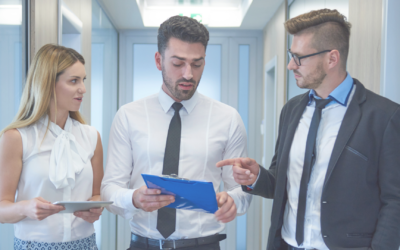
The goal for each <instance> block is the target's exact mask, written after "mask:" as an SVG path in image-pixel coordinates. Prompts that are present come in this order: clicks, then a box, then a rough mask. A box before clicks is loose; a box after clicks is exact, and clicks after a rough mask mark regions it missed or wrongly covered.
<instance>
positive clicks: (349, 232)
mask: <svg viewBox="0 0 400 250" xmlns="http://www.w3.org/2000/svg"><path fill="white" fill-rule="evenodd" d="M354 84H355V85H356V90H355V93H354V96H353V99H352V100H351V102H350V103H349V106H348V109H347V112H346V114H345V116H344V118H343V121H342V124H341V126H340V129H339V133H338V136H337V138H336V142H335V145H334V147H333V151H332V155H331V159H330V161H329V165H328V170H327V173H326V177H325V182H324V186H323V191H322V197H321V202H322V204H321V232H322V235H323V239H324V241H325V244H326V245H327V246H328V248H329V249H331V250H345V249H349V250H367V249H374V250H398V249H399V245H400V106H399V105H398V104H396V103H394V102H392V101H390V100H388V99H386V98H384V97H381V96H379V95H377V94H374V93H373V92H371V91H369V90H367V89H365V87H364V86H363V85H362V84H361V83H360V82H359V81H358V80H357V79H354ZM307 102H308V92H307V93H305V94H303V95H299V96H296V97H294V98H293V99H291V100H290V101H288V103H287V104H286V105H285V106H284V107H283V109H282V112H281V116H280V123H279V136H278V140H277V143H276V148H275V155H274V157H273V159H272V163H271V166H270V168H269V170H266V169H264V168H262V167H261V173H260V177H259V179H258V181H257V183H256V185H255V187H254V189H253V190H252V191H247V188H245V187H243V191H245V192H248V193H251V194H255V195H260V196H263V197H265V198H273V199H274V203H273V208H272V215H271V228H270V232H269V238H268V245H267V250H287V244H286V243H285V242H284V240H282V237H281V228H282V224H283V214H284V209H285V205H286V201H287V191H286V181H287V176H286V173H287V168H288V163H289V161H288V159H289V151H290V148H291V145H292V141H293V137H294V134H295V131H296V128H297V126H298V124H299V120H300V118H301V116H302V114H303V111H304V109H305V107H306V105H307Z"/></svg>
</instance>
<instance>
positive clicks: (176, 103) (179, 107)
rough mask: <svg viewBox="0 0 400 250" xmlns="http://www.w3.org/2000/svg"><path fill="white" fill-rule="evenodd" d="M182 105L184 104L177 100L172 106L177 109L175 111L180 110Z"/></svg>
mask: <svg viewBox="0 0 400 250" xmlns="http://www.w3.org/2000/svg"><path fill="white" fill-rule="evenodd" d="M182 107H183V105H182V103H180V102H175V103H174V104H172V108H173V109H174V110H175V112H176V111H179V110H180V109H181V108H182Z"/></svg>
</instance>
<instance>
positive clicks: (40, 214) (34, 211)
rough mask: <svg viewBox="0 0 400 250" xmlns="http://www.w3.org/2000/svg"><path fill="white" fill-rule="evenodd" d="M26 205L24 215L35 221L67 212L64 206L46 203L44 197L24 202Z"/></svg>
mask: <svg viewBox="0 0 400 250" xmlns="http://www.w3.org/2000/svg"><path fill="white" fill-rule="evenodd" d="M23 202H24V203H25V204H24V210H23V211H24V212H23V213H24V215H25V216H26V217H28V218H31V219H33V220H39V221H41V220H43V219H46V218H47V217H49V216H50V215H53V214H56V213H58V212H60V211H62V210H65V208H64V207H63V206H60V205H54V204H52V203H51V202H49V201H46V200H45V199H43V198H42V197H36V198H33V199H32V200H27V201H23Z"/></svg>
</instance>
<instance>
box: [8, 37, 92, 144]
mask: <svg viewBox="0 0 400 250" xmlns="http://www.w3.org/2000/svg"><path fill="white" fill-rule="evenodd" d="M77 61H80V62H81V63H82V64H83V65H84V64H85V59H83V57H82V55H80V54H79V53H78V52H76V51H75V50H73V49H70V48H66V47H64V46H59V45H53V44H46V45H44V46H43V47H42V48H40V50H39V51H38V52H37V53H36V55H35V57H34V58H33V61H32V63H31V66H30V68H29V72H28V77H27V79H26V84H25V88H24V92H23V93H22V97H21V104H20V106H19V110H18V113H17V115H16V116H15V118H14V120H13V121H12V122H11V124H10V125H8V126H7V127H6V128H4V129H3V130H2V131H1V132H0V137H1V136H2V135H3V134H4V133H5V132H6V131H7V130H10V129H15V128H22V127H26V126H29V125H31V124H33V123H35V122H37V121H38V120H39V119H40V118H41V117H42V116H43V115H45V114H47V115H50V101H51V99H52V97H54V102H55V107H56V113H57V97H56V92H55V85H56V82H57V80H58V77H59V76H60V75H61V74H62V73H64V71H65V70H66V69H67V68H69V67H71V66H72V65H73V64H75V63H76V62H77ZM69 115H70V117H71V118H73V119H75V120H77V121H79V122H80V123H82V124H85V121H84V119H83V117H82V115H81V114H80V113H79V111H70V112H69ZM49 124H50V119H49ZM49 124H48V125H49Z"/></svg>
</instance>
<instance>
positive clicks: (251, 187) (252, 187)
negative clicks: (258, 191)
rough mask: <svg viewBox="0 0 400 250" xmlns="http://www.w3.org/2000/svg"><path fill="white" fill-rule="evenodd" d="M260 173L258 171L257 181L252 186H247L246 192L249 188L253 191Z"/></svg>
mask: <svg viewBox="0 0 400 250" xmlns="http://www.w3.org/2000/svg"><path fill="white" fill-rule="evenodd" d="M260 173H261V171H258V175H257V179H256V181H255V182H254V183H253V185H247V190H248V189H249V188H250V189H251V190H253V189H254V187H255V186H256V184H257V181H258V178H260ZM248 191H250V190H248Z"/></svg>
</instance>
